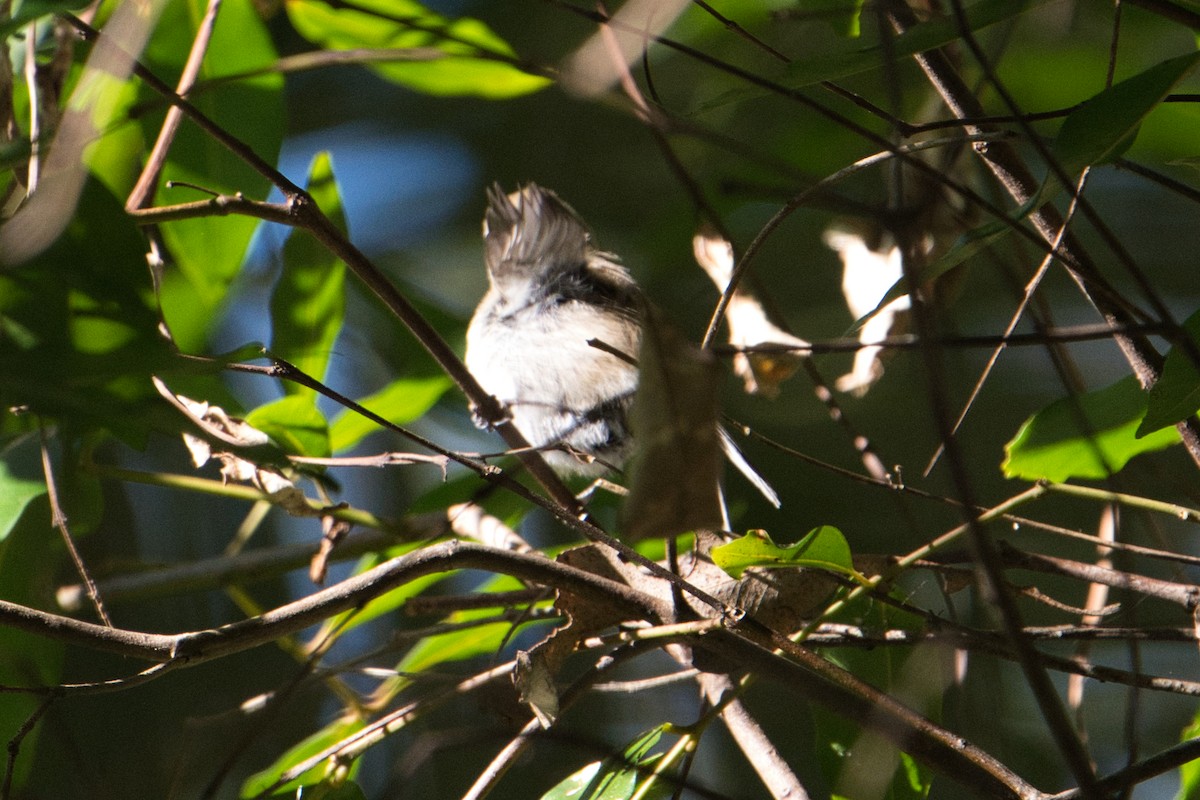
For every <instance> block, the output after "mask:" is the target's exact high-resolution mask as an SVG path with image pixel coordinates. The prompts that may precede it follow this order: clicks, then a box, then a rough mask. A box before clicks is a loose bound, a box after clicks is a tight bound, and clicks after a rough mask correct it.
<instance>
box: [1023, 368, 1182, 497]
mask: <svg viewBox="0 0 1200 800" xmlns="http://www.w3.org/2000/svg"><path fill="white" fill-rule="evenodd" d="M1076 405H1077V406H1078V407H1076ZM1145 416H1146V393H1145V392H1143V391H1142V388H1141V386H1139V385H1138V382H1137V379H1136V378H1134V377H1133V376H1130V377H1128V378H1124V379H1122V380H1119V381H1117V382H1116V383H1114V384H1113V385H1112V386H1109V387H1107V388H1104V389H1099V390H1097V391H1094V392H1088V393H1087V394H1085V395H1081V396H1080V397H1078V398H1070V397H1067V398H1063V399H1062V400H1057V401H1055V402H1053V403H1051V404H1050V405H1048V406H1046V407H1045V408H1043V409H1042V410H1041V411H1039V412H1037V413H1036V414H1034V415H1033V416H1032V417H1030V418H1029V419H1028V420H1026V422H1025V424H1024V425H1022V426H1021V430H1019V431H1018V432H1017V435H1016V437H1014V438H1013V440H1012V441H1011V442H1009V443H1008V444H1007V445H1006V446H1005V450H1006V452H1007V453H1008V455H1007V457H1006V458H1005V459H1004V464H1003V468H1004V474H1005V475H1007V476H1008V477H1010V478H1024V479H1026V480H1047V481H1054V482H1059V481H1065V480H1067V479H1068V478H1104V477H1107V476H1109V475H1111V474H1113V473H1115V472H1117V471H1118V470H1120V469H1121V468H1122V467H1124V466H1125V464H1126V463H1127V462H1128V461H1129V459H1131V458H1133V457H1134V456H1136V455H1138V454H1140V453H1148V452H1151V451H1154V450H1162V449H1163V448H1165V447H1169V446H1171V445H1172V444H1175V443H1176V442H1178V441H1179V434H1178V433H1176V431H1175V429H1174V428H1167V429H1164V430H1160V431H1156V432H1155V433H1152V434H1149V435H1147V436H1143V437H1142V438H1140V439H1139V438H1137V431H1138V427H1139V425H1140V424H1141V422H1142V419H1143V417H1145Z"/></svg>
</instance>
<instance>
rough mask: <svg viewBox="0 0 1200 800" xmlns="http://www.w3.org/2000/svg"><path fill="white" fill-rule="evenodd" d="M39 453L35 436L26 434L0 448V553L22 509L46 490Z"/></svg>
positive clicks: (23, 511) (22, 511)
mask: <svg viewBox="0 0 1200 800" xmlns="http://www.w3.org/2000/svg"><path fill="white" fill-rule="evenodd" d="M39 456H40V448H39V446H38V439H37V437H36V436H27V437H25V438H24V439H22V440H19V441H17V442H15V443H13V444H12V445H10V446H9V447H6V448H5V449H4V451H3V452H0V554H3V552H4V550H3V547H2V545H3V542H4V540H5V539H7V538H8V535H9V534H10V533H12V530H13V527H14V526H15V525H16V524H17V521H18V520H19V519H20V518H21V515H22V514H24V513H25V509H26V508H28V507H29V504H30V503H31V502H33V501H34V500H35V499H36V498H38V497H40V496H42V495H44V494H46V480H45V478H44V477H43V475H42V467H41V463H40V459H39Z"/></svg>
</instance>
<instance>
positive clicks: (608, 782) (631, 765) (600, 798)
mask: <svg viewBox="0 0 1200 800" xmlns="http://www.w3.org/2000/svg"><path fill="white" fill-rule="evenodd" d="M665 728H666V726H664V725H659V726H658V727H655V728H651V729H650V730H648V731H646V732H645V733H643V734H642V735H641V736H639V737H637V738H636V739H634V740H633V741H632V742H630V743H629V745H628V746H627V747H626V748H625V749H624V750H623V751H622V752H621V753H619V754H614V755H612V756H609V757H608V758H606V759H604V760H603V761H593V762H592V763H591V764H588V765H587V766H586V767H584V768H583V769H581V770H579V771H578V772H576V773H575V774H573V775H571V776H570V777H568V778H567V779H566V780H564V781H562V782H561V783H559V784H558V785H557V786H555V787H554V788H553V789H551V790H550V791H548V792H546V793H545V794H544V795H542V797H541V800H630V798H632V797H633V796H634V793H635V792H637V791H638V786H639V784H641V783H642V782H643V781H645V780H646V779H647V778H649V775H648V774H647V768H648V767H650V766H651V765H652V764H653V763H654V762H655V761H657V760H658V758H659V756H658V755H650V751H651V750H652V749H653V748H654V746H655V745H656V744H658V740H659V739H661V738H662V735H663V731H664V730H665ZM671 792H672V787H671V786H670V785H668V784H667V783H665V782H663V781H658V782H656V783H655V784H654V785H653V786H652V787H651V788H650V789H649V790H648V791H647V792H644V793H642V794H641V795H639V796H640V797H643V798H647V800H657V798H666V797H670V796H671Z"/></svg>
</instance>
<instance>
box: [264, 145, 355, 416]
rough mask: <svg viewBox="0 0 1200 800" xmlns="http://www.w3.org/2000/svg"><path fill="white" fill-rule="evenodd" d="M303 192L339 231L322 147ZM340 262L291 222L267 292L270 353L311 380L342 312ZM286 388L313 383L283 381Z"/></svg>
mask: <svg viewBox="0 0 1200 800" xmlns="http://www.w3.org/2000/svg"><path fill="white" fill-rule="evenodd" d="M307 189H308V192H309V194H310V195H312V198H313V199H314V200H315V201H316V202H317V206H318V207H319V208H320V209H321V211H323V212H324V213H325V216H327V217H329V219H330V221H331V222H333V224H334V225H336V226H337V228H338V229H339V230H341V231H342V232H343V233H345V232H346V219H345V216H344V214H343V213H342V199H341V195H340V193H339V191H338V185H337V181H336V180H335V179H334V177H333V165H332V163H331V162H330V158H329V154H328V153H318V154H317V155H316V156H314V157H313V161H312V165H311V166H310V167H309V171H308V186H307ZM345 286H346V265H345V264H343V263H342V262H341V260H340V259H338V258H337V257H336V256H334V255H333V254H332V253H331V252H329V250H328V248H326V247H325V246H324V245H322V244H321V243H320V242H318V241H317V240H316V239H315V238H313V236H312V235H311V234H310V233H308V232H307V231H302V230H298V229H295V228H293V229H292V232H291V234H290V235H289V236H288V239H287V242H286V243H285V244H284V246H283V270H282V272H281V273H280V275H279V281H278V282H277V283H276V284H275V291H274V292H273V293H272V295H271V355H273V356H277V357H279V358H282V359H284V360H285V361H290V362H291V363H292V364H294V365H295V366H297V367H298V368H299V369H300V371H301V372H303V373H304V374H306V375H309V376H311V377H313V378H316V379H317V380H323V379H324V378H325V370H326V368H327V367H328V365H329V356H330V354H331V353H332V352H333V344H334V342H335V341H336V340H337V336H338V333H339V332H340V331H341V329H342V321H343V319H344V318H345V316H346V292H345ZM284 391H286V392H288V393H289V394H297V395H307V396H311V395H314V394H315V391H316V390H314V389H311V388H309V387H307V386H302V385H300V384H298V383H292V382H291V381H285V382H284Z"/></svg>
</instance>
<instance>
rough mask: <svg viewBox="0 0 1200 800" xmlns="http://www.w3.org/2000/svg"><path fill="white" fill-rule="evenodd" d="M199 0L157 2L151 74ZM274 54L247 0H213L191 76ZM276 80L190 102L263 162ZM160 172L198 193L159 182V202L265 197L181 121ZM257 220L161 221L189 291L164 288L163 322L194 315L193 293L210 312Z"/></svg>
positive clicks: (227, 87) (185, 43)
mask: <svg viewBox="0 0 1200 800" xmlns="http://www.w3.org/2000/svg"><path fill="white" fill-rule="evenodd" d="M205 6H206V3H205V2H203V0H174V2H170V3H168V4H167V6H166V9H165V10H164V12H163V16H162V19H161V21H160V22H159V25H158V27H157V28H156V30H155V35H154V37H153V38H152V39H151V40H150V46H149V47H148V48H147V51H146V52H147V58H148V60H150V62H151V64H152V65H153V66H154V69H155V71H156V72H157V73H158V74H159V75H176V74H178V73H179V72H180V70H181V69H182V68H183V63H184V61H185V60H186V59H187V56H188V52H189V50H190V49H191V43H192V39H193V37H194V36H195V33H196V26H197V24H198V23H199V21H200V20H201V19H203V17H204V8H205ZM275 59H276V53H275V49H274V45H273V44H272V42H271V37H270V34H269V33H268V32H267V29H266V26H265V25H264V24H263V21H262V18H261V17H260V16H259V15H258V13H257V12H256V11H255V9H254V5H253V3H252V2H251V0H226V1H225V2H223V3H222V5H221V13H220V14H219V15H218V17H217V23H216V29H215V30H214V32H213V37H212V42H211V43H210V45H209V48H208V52H207V53H206V55H205V59H204V64H203V67H202V70H201V77H202V78H203V79H206V80H211V79H215V78H219V77H221V76H227V75H235V74H242V73H247V72H253V71H255V70H260V69H263V68H265V67H268V66H269V65H271V64H273V63H274V62H275ZM282 88H283V78H282V77H281V76H280V75H278V74H275V73H270V72H266V73H264V74H260V75H256V76H254V77H252V78H245V79H241V80H237V81H233V82H230V83H226V84H222V85H219V86H216V87H214V88H210V89H209V90H208V91H205V92H202V93H199V94H197V95H196V96H195V97H194V98H192V102H194V103H195V104H196V105H197V106H198V107H199V108H200V110H201V111H203V112H204V113H205V115H207V116H208V117H209V118H210V119H212V120H213V121H215V122H216V123H217V124H218V125H220V126H221V127H222V128H224V129H225V130H227V131H229V132H230V133H231V134H233V135H234V136H236V137H237V138H238V139H239V140H240V141H241V142H242V143H244V144H245V145H246V146H247V147H249V148H250V149H251V150H252V151H253V152H254V153H255V155H257V156H258V157H259V158H261V159H263V160H264V161H266V162H267V163H269V164H273V163H275V161H276V159H277V157H278V155H279V147H280V144H281V142H282V138H283V126H282V125H281V124H280V121H281V120H282V119H284V118H285V117H286V112H285V109H284V106H283V92H282V91H281V90H282ZM161 120H162V117H161V115H149V116H147V117H145V120H144V124H145V125H146V127H147V139H148V140H150V141H153V138H154V137H155V136H156V135H157V129H158V127H159V125H160V124H161ZM163 180H164V181H180V182H183V183H187V184H191V185H194V186H199V187H201V190H200V191H197V190H195V189H191V188H187V187H183V186H178V187H176V188H174V189H162V190H160V192H159V194H158V197H157V198H156V200H157V201H158V202H159V203H164V204H165V203H182V202H188V201H193V200H205V199H208V198H209V197H210V196H211V195H210V194H209V193H210V192H218V193H224V194H235V193H237V192H241V193H242V194H244V195H245V196H246V197H249V198H252V199H265V198H266V195H267V190H268V189H269V183H268V181H267V179H266V178H265V177H264V176H262V175H260V174H259V173H258V172H257V171H255V170H254V169H253V168H251V167H250V166H248V165H247V164H246V162H245V161H243V160H242V159H241V158H239V157H238V156H236V155H234V154H233V153H232V152H230V151H229V150H228V149H227V148H226V147H225V146H224V145H222V144H220V143H218V142H216V141H214V140H213V139H212V137H211V136H209V135H208V134H206V133H204V132H203V131H201V130H200V129H199V128H198V127H197V126H195V125H190V124H185V125H181V126H180V128H179V132H178V133H177V134H176V136H175V141H174V142H173V144H172V146H171V150H170V153H169V155H168V158H167V163H166V165H165V166H164V168H163ZM257 226H258V221H257V220H255V219H253V218H250V217H245V216H240V215H229V216H209V217H196V218H193V219H183V220H176V221H173V222H168V223H165V224H164V225H163V226H162V231H163V235H164V237H165V238H166V241H167V245H168V247H169V248H170V251H171V255H172V256H173V257H174V259H175V261H176V262H177V263H178V265H179V267H180V269H181V270H182V272H183V274H184V275H185V276H186V277H187V280H188V283H189V284H190V288H191V289H192V292H191V293H190V294H191V297H188V298H184V297H178V296H176V295H175V294H174V293H170V292H165V293H164V295H163V309H164V313H165V314H166V316H167V321H168V323H172V322H173V317H174V315H175V313H176V311H179V313H181V314H183V315H189V314H192V313H194V312H195V308H194V307H193V306H194V304H195V303H196V302H197V301H198V302H199V304H200V306H201V308H203V309H204V310H205V311H206V312H207V313H208V314H211V313H212V312H213V311H214V310H215V308H216V307H217V305H218V304H219V303H221V302H222V301H223V300H224V299H225V293H226V290H227V289H228V287H229V284H230V282H231V281H232V280H233V278H234V276H235V275H237V273H238V271H239V270H240V269H241V266H242V261H243V260H244V258H245V254H246V248H247V247H248V246H249V244H250V237H251V235H252V234H253V233H254V230H255V228H256V227H257ZM181 306H182V308H181Z"/></svg>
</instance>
